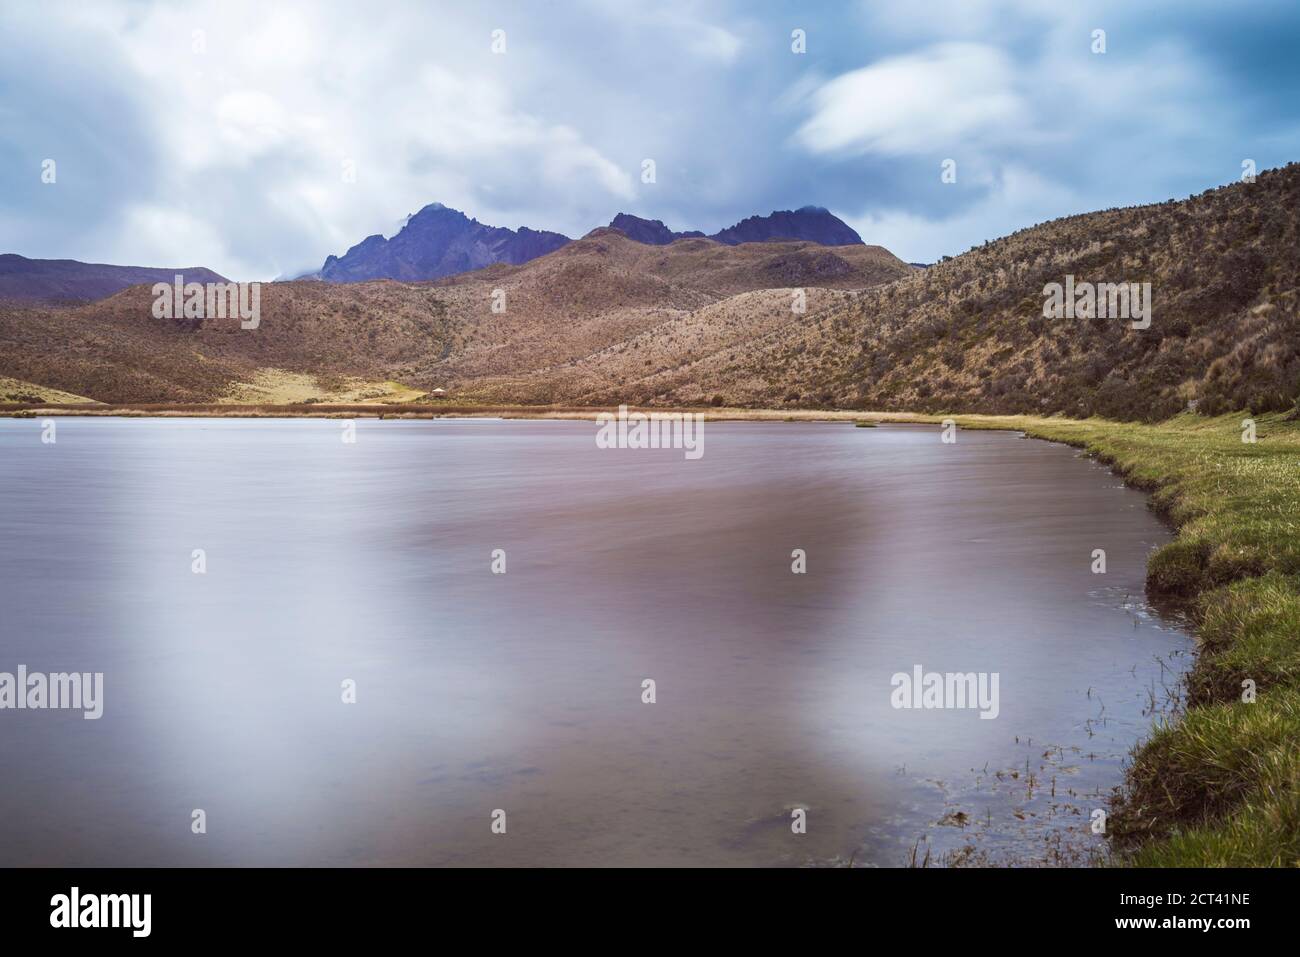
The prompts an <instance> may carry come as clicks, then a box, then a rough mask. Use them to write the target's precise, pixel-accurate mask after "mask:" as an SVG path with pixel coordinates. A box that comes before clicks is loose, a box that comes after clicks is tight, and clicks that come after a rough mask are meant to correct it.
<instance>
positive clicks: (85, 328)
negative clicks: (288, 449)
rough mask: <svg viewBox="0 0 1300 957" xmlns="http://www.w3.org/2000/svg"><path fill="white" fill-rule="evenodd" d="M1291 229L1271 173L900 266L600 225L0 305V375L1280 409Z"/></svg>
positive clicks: (81, 382) (67, 381)
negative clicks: (169, 303) (454, 264)
mask: <svg viewBox="0 0 1300 957" xmlns="http://www.w3.org/2000/svg"><path fill="white" fill-rule="evenodd" d="M1298 216H1300V166H1297V165H1295V164H1292V165H1289V166H1287V167H1285V168H1283V169H1278V170H1273V171H1269V172H1265V173H1262V174H1260V176H1259V178H1258V180H1257V181H1256V182H1254V183H1237V184H1233V185H1231V186H1227V187H1222V188H1219V189H1215V190H1210V191H1207V192H1205V193H1203V194H1201V195H1199V196H1196V197H1192V198H1190V199H1188V200H1184V201H1179V202H1174V201H1169V202H1165V203H1160V204H1156V205H1152V206H1142V207H1132V208H1127V209H1113V210H1106V211H1103V212H1097V213H1088V214H1084V215H1079V216H1072V217H1068V218H1065V219H1060V220H1055V221H1053V222H1049V223H1044V224H1042V225H1039V226H1035V227H1032V228H1029V229H1025V230H1022V231H1020V232H1017V233H1015V234H1013V235H1011V236H1007V237H1005V238H1003V239H999V240H996V241H994V242H990V243H988V244H986V245H984V246H981V247H979V248H976V249H973V250H971V251H970V252H967V253H965V254H963V255H961V256H957V257H956V258H953V259H951V260H948V261H945V262H942V263H940V264H938V265H936V266H933V267H931V268H929V269H925V270H916V269H914V268H913V267H911V266H908V265H907V264H905V263H903V262H901V261H900V260H898V259H897V258H896V257H894V256H893V255H891V254H890V253H889V252H887V251H886V250H884V249H881V248H880V247H873V246H845V247H826V246H820V245H817V244H813V243H804V242H772V243H748V244H744V245H740V246H725V245H722V244H719V243H716V242H714V241H712V240H709V239H682V240H678V241H676V242H674V243H672V244H671V245H668V246H651V245H645V244H641V243H637V242H633V241H631V240H629V239H628V238H627V237H626V236H624V235H623V234H622V233H620V232H619V231H617V230H614V229H609V228H604V229H598V230H596V231H594V232H592V233H590V234H589V235H588V236H586V237H584V238H583V239H581V240H578V241H576V242H573V243H570V244H568V245H566V246H564V247H563V248H561V249H559V250H557V251H555V252H553V253H551V254H549V255H547V256H543V257H541V258H538V259H535V260H532V261H530V262H528V263H525V264H523V265H519V266H506V265H496V266H492V267H489V268H487V269H483V270H479V271H476V272H472V273H464V274H461V275H458V276H453V277H449V278H446V279H442V280H439V281H436V282H426V283H400V282H394V281H389V280H380V281H375V282H366V283H357V284H349V285H334V284H331V283H322V282H291V283H275V284H266V285H264V286H263V288H262V319H261V325H260V326H259V328H257V329H256V330H242V329H240V328H239V324H238V322H237V321H234V320H206V321H193V320H191V321H172V320H158V319H154V318H152V316H151V315H150V304H151V297H150V290H149V288H148V287H143V286H142V287H135V288H132V289H129V290H126V291H124V292H122V293H119V294H118V295H116V296H114V297H112V298H110V299H107V300H104V301H102V302H99V303H94V304H91V305H88V306H83V307H79V308H73V309H56V308H52V307H51V308H37V307H21V306H15V305H5V304H0V375H5V376H10V377H12V378H14V379H19V380H22V381H24V382H28V383H34V384H39V385H41V386H44V387H46V388H52V389H60V390H63V391H66V392H70V393H74V394H76V395H83V396H88V397H90V398H93V399H97V400H100V401H108V402H138V403H147V402H155V403H157V402H215V401H219V400H222V399H225V400H231V399H232V398H234V399H235V400H236V401H238V396H240V395H247V394H254V393H255V392H256V390H250V389H249V388H248V387H247V384H248V383H251V382H254V381H256V380H257V378H258V377H259V376H266V375H267V374H268V373H267V371H266V370H282V372H283V374H286V375H296V376H299V377H301V376H313V377H316V379H317V380H319V382H320V383H321V388H322V389H323V392H324V394H326V395H329V394H332V393H333V391H334V389H333V386H331V385H330V384H331V383H334V382H340V383H341V382H349V381H350V382H351V383H352V385H351V386H350V387H349V388H351V390H352V391H351V392H347V393H346V394H356V389H357V386H356V383H357V382H358V381H364V382H380V383H384V382H386V383H394V384H399V385H397V386H396V388H398V389H400V387H401V386H406V387H409V389H411V390H415V393H416V394H418V393H420V392H424V391H429V390H432V389H434V388H436V387H442V388H446V389H448V390H449V393H450V395H451V396H453V397H456V398H461V399H464V400H467V401H481V402H502V403H512V404H513V403H525V404H527V403H567V404H591V405H603V406H609V405H613V404H616V403H618V402H629V403H632V404H640V405H687V404H700V403H706V402H713V401H716V402H720V403H725V404H726V405H728V406H750V407H756V406H763V407H771V406H783V407H787V408H789V407H801V408H844V409H866V408H876V409H882V410H896V409H915V410H918V411H941V410H953V411H956V410H961V411H969V412H988V413H1013V412H1035V413H1055V412H1062V413H1067V414H1070V415H1075V416H1079V415H1089V414H1100V415H1106V416H1110V417H1115V418H1126V419H1155V418H1163V417H1165V416H1168V415H1169V414H1171V413H1173V412H1175V411H1178V410H1180V409H1183V408H1185V407H1187V405H1188V403H1189V402H1195V403H1197V404H1198V407H1199V408H1200V410H1201V411H1204V412H1216V411H1220V410H1228V409H1241V408H1248V409H1253V410H1256V411H1267V410H1283V409H1289V408H1291V407H1292V406H1293V405H1294V404H1295V401H1296V397H1297V394H1298V393H1300V318H1298V317H1297V277H1298V276H1300V230H1298V229H1297V217H1298ZM1067 275H1072V276H1074V277H1075V281H1076V282H1078V283H1082V282H1092V283H1102V282H1113V283H1120V282H1125V283H1150V284H1151V303H1152V316H1151V325H1150V328H1147V329H1133V328H1131V327H1130V324H1129V322H1128V321H1126V320H1124V319H1118V318H1077V319H1065V318H1062V319H1045V318H1044V317H1043V305H1044V295H1043V291H1044V287H1045V286H1046V285H1047V284H1048V283H1063V282H1064V281H1065V277H1066V276H1067ZM796 290H803V291H804V294H805V296H806V309H805V311H803V312H798V311H797V310H796V309H795V308H794V305H795V302H796ZM494 301H497V302H503V303H504V306H505V308H504V311H499V312H495V311H493V308H492V306H493V302H494ZM277 374H278V373H277ZM295 381H296V380H295ZM339 388H340V389H342V386H339ZM304 394H305V393H304ZM340 394H344V393H340Z"/></svg>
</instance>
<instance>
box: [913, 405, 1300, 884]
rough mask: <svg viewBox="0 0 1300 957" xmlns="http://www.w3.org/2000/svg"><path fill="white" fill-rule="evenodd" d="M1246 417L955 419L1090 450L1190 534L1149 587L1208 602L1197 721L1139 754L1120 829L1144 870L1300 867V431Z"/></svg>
mask: <svg viewBox="0 0 1300 957" xmlns="http://www.w3.org/2000/svg"><path fill="white" fill-rule="evenodd" d="M1245 417H1246V416H1245V415H1230V416H1221V417H1218V418H1200V417H1197V416H1192V415H1180V416H1176V417H1175V418H1173V419H1170V420H1168V421H1166V422H1163V423H1158V424H1155V425H1137V424H1131V423H1116V422H1108V421H1104V420H1100V419H1089V420H1083V421H1069V420H1064V419H1055V418H1033V417H1021V416H1007V417H995V416H954V418H956V419H957V422H958V424H959V426H961V427H964V428H1002V429H1006V428H1012V429H1022V430H1024V431H1025V432H1026V433H1028V434H1030V435H1033V436H1036V437H1039V438H1044V439H1051V440H1056V441H1062V442H1068V443H1070V444H1072V445H1077V446H1080V447H1084V448H1087V449H1088V450H1090V451H1091V452H1093V453H1095V454H1096V455H1097V456H1098V457H1099V458H1101V459H1102V460H1104V461H1107V462H1109V463H1111V464H1112V465H1114V467H1115V468H1116V469H1117V470H1118V471H1119V472H1121V473H1122V474H1123V475H1124V476H1125V477H1126V478H1127V479H1128V480H1129V481H1130V482H1132V483H1133V484H1135V485H1138V486H1140V487H1142V488H1146V489H1148V490H1150V491H1152V492H1153V495H1154V504H1155V507H1156V508H1157V509H1159V510H1160V511H1161V512H1162V513H1163V514H1165V515H1166V516H1167V517H1168V518H1169V519H1170V520H1171V521H1172V522H1173V523H1174V524H1175V525H1176V526H1177V528H1178V535H1177V537H1176V538H1175V539H1174V541H1172V542H1171V543H1169V544H1168V545H1166V546H1164V547H1163V548H1161V549H1159V550H1158V551H1156V552H1155V553H1154V554H1153V555H1152V557H1151V560H1150V562H1149V564H1148V568H1147V588H1148V592H1149V593H1150V594H1151V595H1152V596H1153V597H1154V598H1157V599H1161V598H1177V599H1182V600H1184V601H1188V602H1191V603H1192V604H1191V608H1192V611H1193V615H1194V618H1195V621H1196V624H1197V632H1198V635H1199V638H1200V650H1199V653H1198V655H1197V660H1196V664H1195V665H1194V666H1193V669H1192V671H1191V673H1190V675H1189V676H1188V681H1187V704H1188V707H1187V710H1186V713H1185V714H1184V715H1183V716H1182V717H1181V718H1180V719H1177V720H1174V721H1171V722H1168V723H1166V724H1164V725H1163V726H1161V727H1159V728H1157V729H1156V731H1155V732H1154V733H1153V734H1152V736H1151V738H1150V740H1148V741H1147V742H1146V743H1144V744H1143V745H1141V746H1140V747H1139V748H1138V749H1137V750H1136V751H1135V753H1134V757H1133V762H1132V765H1131V767H1130V769H1129V773H1128V779H1127V782H1126V786H1125V789H1124V795H1123V797H1122V798H1121V800H1120V801H1119V802H1118V804H1117V806H1116V809H1115V814H1114V815H1113V816H1112V818H1111V823H1112V834H1113V836H1114V839H1115V840H1114V844H1115V846H1116V848H1117V849H1119V851H1120V852H1121V855H1122V858H1123V860H1124V861H1125V862H1127V863H1131V864H1134V865H1137V866H1144V867H1184V866H1185V867H1194V866H1211V867H1213V866H1238V867H1241V866H1290V867H1294V866H1300V422H1295V421H1287V419H1286V417H1284V416H1282V415H1280V414H1271V415H1262V416H1258V417H1256V419H1255V421H1256V429H1257V441H1256V442H1255V443H1253V444H1248V443H1245V442H1243V441H1242V419H1244V418H1245ZM940 418H942V416H936V417H935V419H936V420H937V419H940ZM1247 681H1251V682H1254V687H1255V700H1254V701H1253V702H1246V701H1244V700H1243V693H1244V692H1243V683H1244V682H1247Z"/></svg>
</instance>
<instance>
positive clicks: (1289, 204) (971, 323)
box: [690, 164, 1300, 419]
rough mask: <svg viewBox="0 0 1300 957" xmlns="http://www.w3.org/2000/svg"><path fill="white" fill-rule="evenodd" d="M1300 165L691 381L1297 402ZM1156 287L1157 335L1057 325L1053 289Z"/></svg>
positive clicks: (887, 299)
mask: <svg viewBox="0 0 1300 957" xmlns="http://www.w3.org/2000/svg"><path fill="white" fill-rule="evenodd" d="M1298 219H1300V165H1297V164H1290V165H1288V166H1287V167H1285V168H1282V169H1278V170H1273V171H1270V172H1265V173H1263V174H1261V175H1260V176H1259V178H1258V180H1257V181H1256V182H1254V183H1237V184H1234V185H1231V186H1226V187H1222V188H1219V189H1215V190H1210V191H1207V192H1205V193H1202V194H1200V195H1199V196H1195V197H1193V198H1191V199H1188V200H1186V201H1182V202H1172V201H1171V202H1166V203H1161V204H1158V205H1154V206H1142V207H1133V208H1128V209H1115V210H1107V211H1104V212H1098V213H1090V214H1087V215H1082V216H1073V217H1069V218H1066V219H1060V220H1056V221H1053V222H1049V223H1045V224H1043V225H1041V226H1035V227H1033V228H1032V229H1026V230H1022V231H1020V232H1018V233H1015V234H1013V235H1011V236H1008V237H1005V238H1003V239H1000V240H997V241H995V242H991V243H988V244H987V245H985V246H982V247H979V248H977V249H973V250H971V251H970V252H968V253H966V254H964V255H961V256H958V257H956V258H954V259H952V260H949V261H946V262H943V263H940V264H938V265H936V266H934V267H931V268H930V269H927V270H925V271H924V272H922V273H919V274H917V275H915V276H913V277H911V278H909V279H905V280H903V281H900V282H895V283H891V284H889V285H887V286H882V287H878V288H875V289H869V290H866V291H864V292H861V293H856V294H854V295H853V296H851V297H850V298H849V301H847V302H845V303H844V304H843V306H842V307H840V308H836V309H832V310H830V311H826V312H821V313H818V314H817V315H816V316H815V317H814V319H813V321H812V322H810V323H808V324H806V325H804V326H802V327H799V328H793V327H790V328H788V329H787V334H782V335H776V336H772V337H770V338H768V339H766V340H764V341H761V342H757V343H755V344H754V346H753V348H751V349H750V350H748V352H747V354H746V355H745V356H743V357H742V358H741V359H739V360H736V361H734V362H733V361H720V360H719V359H718V357H714V358H713V359H711V360H710V361H708V362H707V363H704V364H702V365H698V366H697V367H695V368H693V369H692V370H691V371H690V378H691V379H692V380H693V381H698V382H708V383H710V385H709V388H710V389H715V390H718V391H721V392H722V393H724V395H726V397H727V400H728V401H729V402H736V403H743V404H770V403H773V402H777V401H783V400H790V401H791V402H797V403H798V404H804V405H827V406H837V407H843V408H877V409H903V408H908V409H916V410H926V411H937V410H958V409H960V410H963V411H971V412H990V413H1012V412H1019V411H1029V412H1039V413H1042V412H1047V413H1055V412H1062V413H1066V414H1069V415H1074V416H1082V415H1103V416H1110V417H1114V418H1123V419H1158V418H1164V417H1167V416H1168V415H1170V414H1172V413H1174V412H1177V411H1179V410H1180V409H1183V408H1186V407H1187V405H1188V403H1189V402H1194V403H1195V404H1196V407H1197V408H1198V409H1199V410H1200V411H1202V412H1206V413H1211V414H1213V413H1216V412H1221V411H1227V410H1238V409H1253V410H1255V411H1269V410H1283V409H1289V408H1291V407H1292V406H1293V405H1294V404H1295V402H1296V398H1297V395H1298V394H1300V318H1298V315H1297V284H1298V281H1300V229H1298V228H1297V227H1298ZM1067 274H1071V275H1073V276H1075V278H1076V281H1078V282H1083V281H1089V282H1093V283H1098V282H1124V281H1127V282H1150V283H1151V298H1152V303H1153V306H1152V319H1151V326H1150V328H1148V329H1145V330H1136V329H1132V328H1130V325H1129V323H1127V322H1125V321H1123V320H1118V319H1109V318H1108V319H1097V318H1094V319H1045V318H1043V305H1044V295H1043V289H1044V286H1045V285H1046V284H1047V283H1054V282H1055V283H1061V282H1063V281H1064V279H1065V276H1066V275H1067Z"/></svg>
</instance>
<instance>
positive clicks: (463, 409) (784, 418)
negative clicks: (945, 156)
mask: <svg viewBox="0 0 1300 957" xmlns="http://www.w3.org/2000/svg"><path fill="white" fill-rule="evenodd" d="M629 409H630V410H631V411H635V412H645V413H651V412H689V413H699V414H702V415H703V416H704V417H705V418H706V419H709V420H712V421H728V422H745V421H752V422H856V421H866V422H938V421H940V419H941V418H942V416H932V415H922V414H919V413H912V412H846V411H840V410H829V409H825V410H824V409H740V408H727V407H719V406H674V407H672V408H668V407H658V406H629ZM609 411H610V407H608V406H582V405H561V406H549V405H492V404H482V405H479V404H465V403H451V402H438V403H431V404H419V405H416V404H413V403H400V404H398V403H393V404H379V403H323V402H322V403H313V404H310V405H307V404H302V403H294V404H292V405H232V404H208V405H184V404H175V405H141V404H123V405H109V404H105V403H98V402H97V403H90V404H81V403H48V404H36V403H31V404H23V405H18V404H9V405H5V404H0V417H7V418H23V419H31V418H45V417H49V416H117V417H122V418H216V419H249V418H253V419H286V418H292V419H299V418H302V419H355V418H371V419H481V418H491V419H595V418H596V416H597V415H599V414H600V413H602V412H609Z"/></svg>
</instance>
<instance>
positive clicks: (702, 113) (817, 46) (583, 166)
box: [0, 0, 1300, 279]
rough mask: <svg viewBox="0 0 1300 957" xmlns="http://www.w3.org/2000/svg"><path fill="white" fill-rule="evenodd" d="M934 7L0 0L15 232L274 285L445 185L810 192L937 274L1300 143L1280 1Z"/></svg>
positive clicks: (41, 249)
mask: <svg viewBox="0 0 1300 957" xmlns="http://www.w3.org/2000/svg"><path fill="white" fill-rule="evenodd" d="M937 2H938V5H937V6H936V5H934V4H927V5H920V4H917V3H915V0H895V2H886V0H872V2H870V3H865V2H864V3H859V4H847V5H839V4H835V5H832V4H807V5H802V6H801V7H799V8H798V9H797V10H796V9H794V8H792V7H791V6H790V5H789V4H788V3H782V2H777V0H716V2H714V3H710V4H708V5H702V4H698V3H694V2H689V0H665V2H663V3H656V4H629V3H626V2H621V0H581V2H575V3H573V4H563V5H561V4H539V3H527V2H518V3H506V2H494V3H474V4H466V3H454V2H450V0H446V2H433V0H389V2H386V3H385V5H384V8H383V14H382V15H378V14H377V13H376V14H373V15H372V13H371V12H370V11H369V10H368V9H367V8H364V7H360V8H359V7H357V6H356V4H355V3H352V2H351V0H316V2H311V3H307V2H302V0H285V2H283V3H277V4H275V5H274V6H273V7H271V8H268V6H267V5H266V4H265V3H263V2H256V0H220V2H219V0H178V2H175V3H150V2H144V0H102V2H99V3H95V4H80V5H77V4H37V3H34V2H32V3H24V2H21V0H18V2H11V3H6V4H2V5H0V36H4V38H5V44H6V46H5V55H4V56H3V57H0V251H3V252H7V251H13V252H20V253H23V254H25V255H30V256H44V257H51V258H58V257H70V258H78V259H85V260H91V261H99V262H119V263H135V264H141V265H196V264H201V265H206V266H210V267H212V268H214V269H217V270H219V271H221V272H223V273H225V274H227V275H230V276H232V277H233V278H237V279H257V278H270V277H272V276H275V275H278V274H281V273H284V272H292V271H299V270H302V269H306V268H311V267H317V266H319V265H320V263H321V261H322V260H323V259H324V258H325V256H326V255H327V254H328V253H338V252H342V251H343V250H345V249H346V248H348V247H349V246H351V245H353V244H354V243H356V242H358V241H360V240H361V239H362V238H364V237H365V236H367V235H370V234H373V233H385V234H391V233H392V231H393V230H394V228H395V224H397V223H399V222H400V221H401V220H402V218H403V217H404V216H405V215H407V214H408V213H411V212H414V211H415V210H417V209H419V208H420V207H422V206H424V205H425V204H427V203H430V202H435V201H439V202H443V203H446V204H447V205H449V206H454V207H456V208H459V209H463V210H465V211H466V212H467V213H469V214H470V215H472V216H475V217H477V218H478V219H479V220H480V221H482V222H487V223H491V224H493V225H503V226H511V227H517V226H521V225H527V226H532V227H534V228H539V229H554V230H558V231H560V232H564V233H567V234H568V235H571V236H575V235H581V234H583V233H585V232H586V231H587V230H589V229H591V228H592V227H593V226H596V225H600V224H602V223H605V222H608V220H609V218H610V217H612V216H613V215H614V213H616V212H619V211H626V212H630V213H635V214H638V215H644V216H649V217H652V218H656V219H663V220H665V221H666V222H670V223H672V224H673V225H674V226H675V227H677V228H683V229H689V228H696V229H703V230H706V231H713V230H715V229H718V228H720V227H722V226H726V225H730V224H731V223H734V222H736V221H737V220H739V219H741V218H743V217H745V216H748V215H751V214H754V213H765V212H769V211H770V210H773V209H789V208H793V207H797V206H802V205H805V204H808V203H812V204H816V205H822V206H826V207H828V208H830V209H831V210H832V211H834V212H836V213H838V214H840V215H841V216H844V217H845V218H846V219H849V220H851V221H852V222H853V223H854V224H855V225H856V226H858V227H859V228H860V231H862V232H863V235H864V237H865V238H866V239H867V240H868V241H869V242H880V241H885V242H886V244H888V243H889V242H896V243H899V244H901V245H900V249H899V251H900V252H903V253H905V255H906V256H907V258H909V259H916V260H925V261H931V260H934V259H936V258H938V257H939V256H940V255H943V254H951V253H954V252H959V251H961V250H962V249H964V248H966V247H968V246H969V245H972V244H973V243H975V242H982V241H983V240H984V239H988V238H993V237H995V236H997V235H999V234H1001V233H1003V232H1006V231H1008V230H1010V229H1015V228H1020V227H1023V226H1028V225H1032V224H1033V223H1035V222H1039V221H1041V220H1043V219H1046V218H1048V217H1049V216H1055V215H1059V214H1061V213H1063V212H1082V211H1085V210H1088V209H1095V208H1102V207H1107V206H1112V205H1117V204H1126V203H1136V202H1146V201H1154V200H1160V199H1164V198H1168V197H1170V196H1180V195H1181V196H1185V195H1187V194H1188V193H1191V192H1196V191H1199V190H1201V189H1204V188H1206V187H1207V186H1210V185H1214V184H1216V183H1221V182H1226V181H1228V180H1229V179H1231V178H1233V176H1235V174H1236V171H1238V170H1239V169H1240V162H1241V159H1243V158H1246V157H1250V158H1253V159H1255V160H1256V161H1257V162H1258V163H1259V165H1260V166H1261V168H1266V167H1267V166H1270V165H1277V164H1278V163H1281V162H1285V161H1287V160H1291V159H1296V158H1298V157H1300V124H1297V123H1296V121H1295V118H1294V109H1293V102H1294V99H1295V95H1294V94H1295V87H1296V78H1297V76H1300V68H1297V67H1296V65H1295V62H1294V60H1295V58H1294V51H1293V50H1292V49H1291V46H1290V45H1288V44H1287V42H1286V39H1287V38H1288V37H1289V36H1294V35H1296V33H1297V32H1298V31H1300V8H1297V7H1296V6H1295V5H1294V4H1290V5H1289V6H1288V5H1284V4H1283V3H1281V2H1273V0H1261V2H1260V3H1257V4H1253V5H1251V7H1250V8H1248V9H1247V8H1242V9H1240V10H1237V9H1229V8H1226V7H1224V6H1223V5H1221V4H1218V3H1213V2H1209V0H1152V4H1150V5H1148V4H1141V5H1137V4H1132V3H1128V2H1122V0H1099V2H1097V3H1094V4H1089V5H1088V7H1087V8H1086V9H1085V8H1082V7H1079V6H1077V5H1062V4H1060V3H1058V2H1055V0H937ZM796 27H797V28H799V29H803V30H805V31H806V34H807V41H808V44H807V52H806V53H804V54H797V53H795V52H794V51H792V49H791V46H790V31H791V30H792V29H794V28H796ZM1098 27H1101V28H1104V29H1106V30H1107V34H1108V52H1107V53H1106V54H1105V55H1102V56H1097V55H1093V54H1091V52H1090V50H1089V45H1090V35H1091V31H1092V29H1094V28H1098ZM496 29H501V30H505V31H506V33H507V36H508V52H507V53H506V54H504V55H496V54H493V53H492V51H491V33H492V31H493V30H496ZM196 40H199V41H201V42H197V43H196ZM196 47H198V48H201V49H196ZM46 158H54V159H56V160H57V161H58V173H59V176H58V183H57V185H54V186H49V185H44V184H42V183H41V182H40V164H41V161H42V160H43V159H46ZM646 158H652V159H654V160H655V161H656V164H657V173H658V176H657V182H655V183H653V184H646V183H642V182H641V181H640V167H641V162H642V160H643V159H646ZM945 158H953V159H955V160H956V161H957V163H958V166H959V170H960V172H959V180H958V183H957V184H956V185H955V186H952V185H943V184H940V182H939V171H940V170H939V164H940V162H941V161H942V160H943V159H945ZM345 162H349V163H351V164H352V168H354V169H355V171H356V178H355V182H345V180H344V177H343V176H342V172H343V166H344V163H345ZM1035 184H1036V185H1035ZM873 231H874V234H873Z"/></svg>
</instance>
